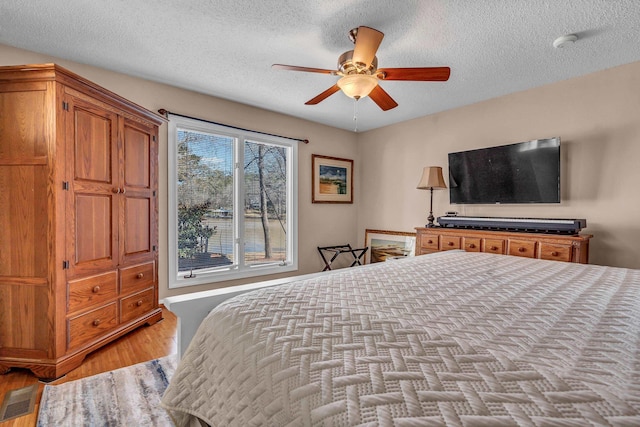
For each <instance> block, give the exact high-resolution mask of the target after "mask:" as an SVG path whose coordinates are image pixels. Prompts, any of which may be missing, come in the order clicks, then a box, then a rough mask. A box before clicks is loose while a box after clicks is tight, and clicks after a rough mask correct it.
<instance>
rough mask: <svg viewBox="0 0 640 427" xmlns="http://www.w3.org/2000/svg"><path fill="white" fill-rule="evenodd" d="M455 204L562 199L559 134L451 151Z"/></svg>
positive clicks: (451, 190) (541, 201)
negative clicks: (495, 145) (553, 136)
mask: <svg viewBox="0 0 640 427" xmlns="http://www.w3.org/2000/svg"><path fill="white" fill-rule="evenodd" d="M449 195H450V199H451V203H453V204H495V203H560V138H559V137H556V138H548V139H536V140H533V141H527V142H520V143H517V144H509V145H502V146H499V147H489V148H481V149H478V150H470V151H461V152H457V153H449Z"/></svg>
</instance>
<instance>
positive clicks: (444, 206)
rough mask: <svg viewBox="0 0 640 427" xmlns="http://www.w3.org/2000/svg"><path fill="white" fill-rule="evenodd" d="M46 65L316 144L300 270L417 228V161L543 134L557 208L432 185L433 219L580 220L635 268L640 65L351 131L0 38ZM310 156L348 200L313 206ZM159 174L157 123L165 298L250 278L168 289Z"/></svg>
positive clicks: (610, 258)
mask: <svg viewBox="0 0 640 427" xmlns="http://www.w3.org/2000/svg"><path fill="white" fill-rule="evenodd" d="M43 62H56V63H58V64H60V65H62V66H64V67H67V68H69V69H70V70H71V71H74V72H76V73H78V74H80V75H82V76H83V77H86V78H88V79H90V80H92V81H94V82H96V83H98V84H100V85H102V86H104V87H105V88H107V89H109V90H111V91H113V92H116V93H118V94H120V95H122V96H124V97H126V98H128V99H130V100H132V101H134V102H136V103H138V104H140V105H142V106H144V107H146V108H148V109H150V110H152V111H157V110H158V109H160V108H165V109H167V110H169V111H173V112H176V113H180V114H186V115H193V116H197V117H201V118H204V119H209V120H213V121H216V122H221V123H226V124H230V125H236V126H240V127H247V128H251V129H255V130H259V131H264V132H270V133H276V134H282V135H287V136H293V137H300V138H308V139H309V140H310V141H311V143H310V144H308V145H305V144H301V145H300V151H299V165H300V166H299V200H300V204H299V248H300V251H299V255H300V269H299V271H298V273H300V274H302V273H310V272H315V271H319V270H321V269H322V266H323V265H322V262H321V260H320V257H319V255H318V253H317V250H316V247H317V246H326V245H333V244H343V243H351V244H352V245H360V244H362V243H363V242H364V233H365V231H364V230H365V229H367V228H369V229H382V230H398V231H413V229H414V227H416V226H422V225H424V224H425V222H426V217H427V215H428V209H429V207H428V192H427V191H423V190H416V189H415V187H416V185H417V183H418V180H419V178H420V174H421V171H422V168H423V167H424V166H430V165H440V166H443V168H444V169H445V170H446V167H447V153H449V152H452V151H461V150H467V149H474V148H481V147H486V146H492V145H502V144H508V143H513V142H519V141H525V140H529V139H536V138H545V137H550V136H560V137H561V138H562V150H563V152H562V158H563V159H562V193H563V202H562V203H561V204H559V205H510V206H509V205H502V206H491V205H469V206H450V205H449V203H448V202H449V195H448V192H447V191H436V192H435V193H434V215H436V216H438V215H442V214H443V213H444V212H445V211H447V210H457V211H458V212H460V214H462V215H482V216H519V217H554V218H586V219H587V223H588V228H587V229H586V230H585V232H587V233H591V234H593V235H594V236H595V237H594V239H593V240H592V246H591V262H592V263H596V264H606V265H614V266H624V267H633V268H640V246H639V245H638V242H640V222H639V220H640V196H639V193H640V190H638V188H637V185H638V183H640V164H639V162H638V159H640V63H634V64H630V65H626V66H622V67H617V68H614V69H611V70H607V71H603V72H599V73H595V74H591V75H588V76H585V77H581V78H577V79H572V80H567V81H564V82H560V83H556V84H553V85H548V86H545V87H541V88H537V89H533V90H529V91H525V92H520V93H516V94H512V95H508V96H504V97H500V98H496V99H493V100H489V101H486V102H482V103H478V104H475V105H471V106H467V107H464V108H458V109H455V110H451V111H446V112H443V113H440V114H435V115H431V116H427V117H423V118H419V119H415V120H412V121H408V122H404V123H400V124H397V125H394V126H388V127H385V128H381V129H377V130H373V131H370V132H365V133H360V134H354V133H352V132H347V131H341V130H337V129H334V128H331V127H328V126H323V125H319V124H315V123H311V122H308V121H305V120H300V119H296V118H292V117H290V116H285V115H282V114H278V113H275V112H270V111H265V110H261V109H258V108H253V107H248V106H246V105H242V104H238V103H235V102H231V101H226V100H223V99H219V98H214V97H210V96H205V95H201V94H197V93H194V92H191V91H187V90H182V89H178V88H175V87H171V86H168V85H163V84H158V83H153V82H150V81H146V80H143V79H138V78H134V77H129V76H125V75H123V74H119V73H115V72H110V71H106V70H103V69H98V68H95V67H90V66H87V65H82V64H78V63H73V62H69V61H65V60H61V59H58V58H53V57H49V56H46V55H40V54H37V53H33V52H28V51H24V50H20V49H15V48H12V47H9V46H4V45H0V65H16V64H29V63H43ZM399 101H400V104H401V105H400V108H401V107H402V102H401V100H399ZM311 154H323V155H329V156H334V157H342V158H349V159H354V160H355V166H354V173H355V179H354V185H355V191H354V196H355V197H354V200H355V202H354V204H353V205H330V204H312V203H311V194H310V192H311V172H310V171H311ZM166 171H167V131H166V125H164V126H163V127H162V128H161V130H160V215H159V216H160V268H159V272H160V298H164V297H166V296H170V295H175V294H178V293H186V292H194V291H199V290H204V289H210V288H212V287H217V286H228V285H233V284H239V283H244V282H246V281H233V282H227V283H223V284H216V285H210V286H194V287H189V288H182V289H179V290H169V289H168V288H167V268H166V265H167V250H166V247H167V198H166V190H167V172H166ZM447 181H448V180H447ZM341 265H344V263H341V264H339V266H341ZM274 277H277V276H271V277H269V278H274Z"/></svg>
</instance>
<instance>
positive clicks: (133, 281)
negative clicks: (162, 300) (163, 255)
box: [120, 261, 156, 294]
mask: <svg viewBox="0 0 640 427" xmlns="http://www.w3.org/2000/svg"><path fill="white" fill-rule="evenodd" d="M155 266H156V263H155V262H153V261H152V262H148V263H145V264H138V265H134V266H131V267H125V268H121V269H120V292H121V293H123V294H126V293H129V292H133V291H137V290H141V289H145V288H148V287H150V286H153V285H154V283H155V278H156V268H155Z"/></svg>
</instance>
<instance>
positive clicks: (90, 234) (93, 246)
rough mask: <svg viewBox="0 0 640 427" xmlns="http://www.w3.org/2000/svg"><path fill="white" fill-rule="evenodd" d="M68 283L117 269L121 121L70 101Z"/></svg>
mask: <svg viewBox="0 0 640 427" xmlns="http://www.w3.org/2000/svg"><path fill="white" fill-rule="evenodd" d="M66 99H67V110H68V111H66V112H65V114H66V117H65V120H66V138H67V159H69V160H68V161H67V165H68V168H69V170H68V171H67V173H68V175H67V176H68V177H69V180H70V182H69V184H68V185H67V187H68V191H69V197H68V199H67V200H68V202H67V203H68V206H67V212H69V213H71V215H68V218H67V221H68V223H67V226H68V229H67V245H68V250H69V252H68V254H69V258H70V259H69V260H68V261H69V265H68V269H69V271H68V274H67V277H68V278H72V277H77V276H81V275H85V274H91V273H96V272H101V271H105V270H109V269H115V268H116V266H117V265H118V203H119V198H118V196H119V195H120V193H121V192H122V189H121V185H120V183H119V177H118V173H117V172H116V171H118V139H117V137H118V120H119V117H118V115H117V114H116V113H115V112H113V111H108V110H105V109H104V108H101V106H100V105H99V104H98V103H97V102H96V103H93V102H91V99H90V98H83V99H80V98H76V97H72V96H67V97H66Z"/></svg>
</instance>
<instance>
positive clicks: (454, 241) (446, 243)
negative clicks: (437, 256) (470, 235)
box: [440, 236, 461, 251]
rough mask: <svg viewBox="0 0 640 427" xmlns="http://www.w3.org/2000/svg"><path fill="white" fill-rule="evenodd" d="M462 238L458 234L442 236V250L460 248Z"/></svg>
mask: <svg viewBox="0 0 640 427" xmlns="http://www.w3.org/2000/svg"><path fill="white" fill-rule="evenodd" d="M460 240H461V238H460V237H457V236H440V250H441V251H448V250H451V249H460V247H461V246H460Z"/></svg>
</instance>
